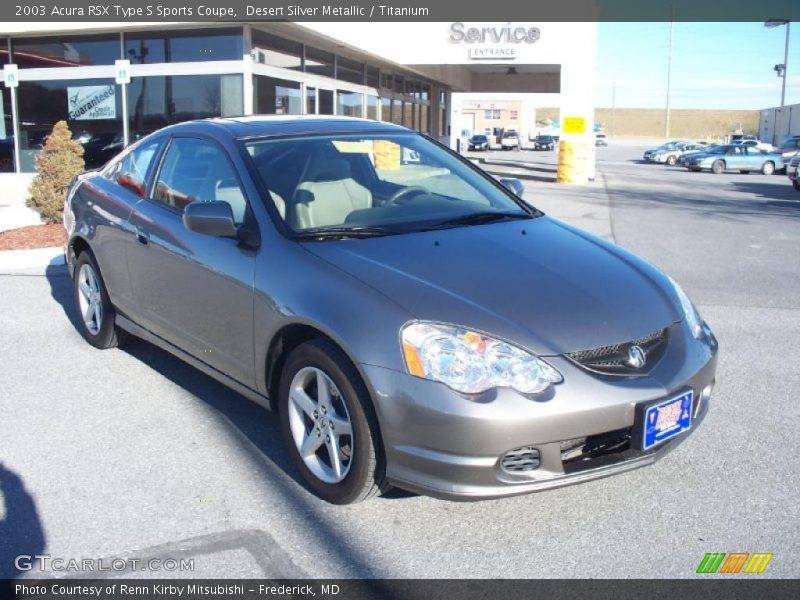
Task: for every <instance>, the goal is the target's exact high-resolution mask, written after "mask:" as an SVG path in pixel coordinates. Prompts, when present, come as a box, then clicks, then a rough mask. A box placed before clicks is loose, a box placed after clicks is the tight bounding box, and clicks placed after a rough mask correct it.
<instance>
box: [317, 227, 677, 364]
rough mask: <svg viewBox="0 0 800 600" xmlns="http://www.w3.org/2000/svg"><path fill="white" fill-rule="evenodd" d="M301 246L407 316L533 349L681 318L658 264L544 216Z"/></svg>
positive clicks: (566, 348)
mask: <svg viewBox="0 0 800 600" xmlns="http://www.w3.org/2000/svg"><path fill="white" fill-rule="evenodd" d="M304 246H305V248H306V249H307V250H308V251H310V252H311V253H313V254H315V255H316V256H318V257H319V258H321V259H323V260H325V261H327V262H329V263H330V264H331V265H334V266H335V267H338V268H339V269H341V270H343V271H345V272H347V273H349V274H350V275H352V276H354V277H356V278H358V279H360V280H361V281H363V282H364V283H366V284H367V285H369V286H371V287H373V288H375V289H377V290H379V291H380V292H382V293H383V294H385V295H386V296H387V297H388V298H389V299H391V300H392V301H394V302H395V303H397V304H399V305H400V306H401V307H402V308H404V309H405V310H407V311H408V312H409V313H410V314H411V315H412V316H413V317H414V318H417V319H422V320H432V321H440V322H447V323H454V324H458V325H462V326H465V327H469V328H473V329H476V330H479V331H483V332H485V333H488V334H491V335H495V336H497V337H501V338H504V339H508V340H510V341H515V342H516V343H518V344H521V345H523V346H525V347H528V348H530V349H531V350H533V351H534V352H536V353H538V354H541V355H550V354H563V353H565V352H573V351H577V350H586V349H590V348H595V347H598V346H605V345H609V344H615V343H619V342H624V341H629V340H632V339H637V338H640V337H643V336H645V335H647V334H649V333H652V332H653V331H655V330H657V329H659V328H661V327H664V326H666V325H668V324H670V323H673V322H675V321H677V320H679V319H680V318H681V314H680V312H679V310H678V309H677V303H676V300H675V299H674V298H673V297H672V294H673V293H674V292H672V290H671V286H670V284H669V283H668V280H667V278H666V276H664V275H663V274H662V273H661V272H660V271H658V270H656V269H655V268H653V267H652V266H650V265H648V264H647V263H646V262H645V261H643V260H641V259H639V258H637V257H635V256H634V255H632V254H630V253H628V252H626V251H624V250H622V249H621V248H619V247H617V246H614V245H613V244H611V243H609V242H605V241H604V240H600V239H599V238H595V237H593V236H591V235H589V234H587V233H585V232H583V231H581V230H578V229H575V228H572V227H570V226H567V225H565V224H563V223H561V222H559V221H556V220H554V219H551V218H549V217H540V218H537V219H534V220H530V221H514V222H503V223H494V224H488V225H482V226H472V227H458V228H453V229H447V230H438V231H429V232H419V233H411V234H404V235H397V236H386V237H381V238H370V239H353V240H337V241H317V242H307V243H304ZM354 308H355V307H354ZM364 318H365V319H369V315H368V314H365V315H364Z"/></svg>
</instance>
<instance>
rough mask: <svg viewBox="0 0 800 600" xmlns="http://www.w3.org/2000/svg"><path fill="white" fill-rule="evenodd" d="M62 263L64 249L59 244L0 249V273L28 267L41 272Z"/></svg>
mask: <svg viewBox="0 0 800 600" xmlns="http://www.w3.org/2000/svg"><path fill="white" fill-rule="evenodd" d="M64 264H66V261H65V260H64V249H63V248H62V247H61V246H56V247H53V248H33V249H31V250H3V251H0V274H6V273H15V272H17V271H22V270H28V269H41V270H42V273H44V271H45V270H46V269H47V268H48V267H57V266H61V265H64Z"/></svg>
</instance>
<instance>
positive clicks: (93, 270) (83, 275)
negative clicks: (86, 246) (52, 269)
mask: <svg viewBox="0 0 800 600" xmlns="http://www.w3.org/2000/svg"><path fill="white" fill-rule="evenodd" d="M73 298H74V300H75V308H76V309H77V313H78V314H77V317H78V331H80V333H81V335H82V336H83V339H85V340H86V341H87V342H89V343H90V344H91V345H92V346H94V347H95V348H99V349H101V350H105V349H106V348H116V347H117V346H120V345H122V344H123V343H124V342H125V341H126V339H127V337H126V334H125V332H124V331H122V330H121V329H118V328H117V326H116V317H117V313H116V311H115V310H114V306H113V305H112V304H111V300H110V299H109V297H108V291H107V290H106V285H105V282H104V281H103V276H102V275H101V274H100V269H99V268H98V267H97V263H96V262H95V260H94V257H93V256H92V253H91V252H89V251H88V250H86V251H84V252H81V254H80V255H79V256H78V260H77V261H76V262H75V276H74V280H73Z"/></svg>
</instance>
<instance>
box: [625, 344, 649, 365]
mask: <svg viewBox="0 0 800 600" xmlns="http://www.w3.org/2000/svg"><path fill="white" fill-rule="evenodd" d="M645 362H647V357H646V356H645V354H644V350H642V349H641V347H639V346H631V347H630V348H628V360H627V363H628V366H629V367H631V368H633V369H641V368H642V367H643V366H644V363H645Z"/></svg>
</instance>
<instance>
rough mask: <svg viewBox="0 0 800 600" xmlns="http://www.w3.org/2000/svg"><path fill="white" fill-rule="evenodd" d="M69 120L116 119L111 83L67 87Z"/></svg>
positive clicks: (114, 92) (114, 93)
mask: <svg viewBox="0 0 800 600" xmlns="http://www.w3.org/2000/svg"><path fill="white" fill-rule="evenodd" d="M67 112H68V114H69V120H70V121H90V120H97V119H116V118H117V101H116V89H115V88H114V86H113V85H100V86H97V85H83V86H80V87H68V88H67Z"/></svg>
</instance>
